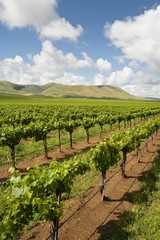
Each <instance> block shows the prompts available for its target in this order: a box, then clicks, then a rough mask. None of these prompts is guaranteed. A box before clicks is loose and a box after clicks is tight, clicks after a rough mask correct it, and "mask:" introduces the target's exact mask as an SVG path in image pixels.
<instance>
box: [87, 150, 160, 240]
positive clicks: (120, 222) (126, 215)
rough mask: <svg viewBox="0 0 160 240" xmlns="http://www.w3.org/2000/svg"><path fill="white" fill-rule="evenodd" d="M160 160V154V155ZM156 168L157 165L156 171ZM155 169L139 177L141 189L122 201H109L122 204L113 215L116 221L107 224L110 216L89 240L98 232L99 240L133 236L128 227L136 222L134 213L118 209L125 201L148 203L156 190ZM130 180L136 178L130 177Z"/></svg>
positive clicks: (122, 238) (118, 239) (122, 239)
mask: <svg viewBox="0 0 160 240" xmlns="http://www.w3.org/2000/svg"><path fill="white" fill-rule="evenodd" d="M159 159H160V154H159ZM155 168H156V164H155V166H154V169H155ZM154 169H150V170H148V171H145V172H144V173H143V174H142V175H141V176H139V177H138V180H139V182H140V183H141V189H140V190H138V191H133V192H127V193H125V194H124V196H123V197H122V198H121V199H108V202H112V201H114V202H115V201H117V202H120V203H119V204H118V205H117V207H116V208H115V209H114V210H113V212H112V213H114V214H115V216H116V218H117V219H116V220H110V221H108V222H107V223H106V221H107V219H108V218H109V215H110V214H111V213H109V215H108V216H106V218H105V219H104V221H103V222H102V224H101V225H100V226H99V227H98V228H97V229H96V231H95V232H94V233H93V234H92V235H91V236H90V237H89V238H88V240H89V239H91V238H92V236H93V235H94V234H95V233H96V232H97V233H98V234H99V238H98V240H126V239H128V238H129V237H130V236H131V235H132V232H128V231H127V227H128V226H129V225H130V224H132V223H133V222H134V219H135V217H134V213H133V212H131V211H125V212H123V213H121V212H120V213H119V212H116V210H117V209H118V207H119V206H120V205H121V203H122V202H123V201H129V202H131V203H133V204H138V203H146V202H147V201H148V198H149V195H150V194H149V193H151V192H152V191H154V190H156V180H157V176H156V172H155V170H154ZM129 177H130V178H135V177H134V176H129Z"/></svg>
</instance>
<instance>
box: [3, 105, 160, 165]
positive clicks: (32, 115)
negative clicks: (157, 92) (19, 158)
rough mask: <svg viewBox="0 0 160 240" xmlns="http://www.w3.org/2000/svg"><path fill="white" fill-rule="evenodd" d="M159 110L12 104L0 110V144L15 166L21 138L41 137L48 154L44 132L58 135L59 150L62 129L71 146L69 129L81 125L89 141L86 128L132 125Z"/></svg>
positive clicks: (38, 138)
mask: <svg viewBox="0 0 160 240" xmlns="http://www.w3.org/2000/svg"><path fill="white" fill-rule="evenodd" d="M159 113H160V109H159V107H150V108H138V107H137V108H135V106H134V107H127V108H124V107H117V106H115V107H109V106H103V105H102V106H93V107H90V106H81V107H78V106H72V105H71V106H69V107H65V106H34V105H33V106H23V109H22V106H19V107H18V106H16V107H14V106H12V107H8V108H1V111H0V146H1V147H6V146H7V147H9V149H10V155H11V157H10V158H11V160H12V164H13V166H14V167H15V159H16V157H15V154H16V146H17V145H19V144H20V143H21V142H22V140H25V141H27V140H28V139H33V140H34V141H35V142H39V141H42V143H43V148H44V153H45V157H46V158H49V156H48V142H47V140H48V136H49V135H51V136H53V137H54V138H55V137H56V138H58V147H59V150H60V151H61V148H62V144H61V136H62V134H63V132H65V133H68V134H69V145H70V148H72V147H73V132H75V131H76V129H81V131H83V130H84V131H85V133H86V141H87V142H88V143H89V139H90V132H89V131H90V129H91V128H93V127H94V126H95V125H98V126H99V135H100V137H102V132H103V127H104V126H105V125H108V126H109V127H110V129H111V130H112V126H113V124H117V127H118V128H119V129H120V128H121V126H122V123H123V126H124V127H126V126H130V127H132V125H134V126H135V123H137V122H138V123H141V122H142V121H143V120H147V119H149V118H150V117H154V116H157V115H158V114H159Z"/></svg>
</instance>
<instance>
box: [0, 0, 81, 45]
mask: <svg viewBox="0 0 160 240" xmlns="http://www.w3.org/2000/svg"><path fill="white" fill-rule="evenodd" d="M57 5H58V0H27V1H26V0H0V22H2V23H3V24H4V25H6V26H7V27H8V28H10V29H13V28H24V27H33V28H34V29H36V31H37V33H38V34H39V35H40V37H41V38H42V39H52V40H61V39H63V38H65V39H68V40H71V41H76V40H77V38H78V37H79V36H81V35H82V33H83V28H82V26H81V25H79V24H78V25H77V26H76V27H74V26H72V25H71V24H70V23H69V22H68V21H67V20H66V19H64V18H61V17H60V16H59V15H58V13H57V9H56V7H57Z"/></svg>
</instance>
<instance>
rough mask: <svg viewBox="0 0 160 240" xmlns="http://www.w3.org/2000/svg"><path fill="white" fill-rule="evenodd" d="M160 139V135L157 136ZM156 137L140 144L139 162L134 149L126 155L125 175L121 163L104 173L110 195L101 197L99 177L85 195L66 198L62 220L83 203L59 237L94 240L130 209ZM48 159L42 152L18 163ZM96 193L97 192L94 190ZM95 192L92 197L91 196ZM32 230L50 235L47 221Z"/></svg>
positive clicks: (1, 172) (0, 171)
mask: <svg viewBox="0 0 160 240" xmlns="http://www.w3.org/2000/svg"><path fill="white" fill-rule="evenodd" d="M159 139H160V136H159ZM98 141H100V139H99V138H93V139H91V141H90V144H86V143H85V142H81V143H78V144H76V145H74V149H63V151H62V153H60V152H59V151H58V150H57V151H55V152H51V153H50V156H51V157H53V158H54V159H55V158H63V157H66V156H69V155H71V154H75V153H76V152H78V151H82V150H83V149H86V148H88V147H91V146H94V145H95V144H96V143H97V142H98ZM159 146H160V145H159V140H158V138H157V139H156V138H155V139H154V141H153V142H152V141H150V142H149V151H148V152H147V151H146V148H144V147H142V151H141V156H140V162H137V159H136V157H135V154H134V152H132V153H131V154H129V155H128V161H127V165H126V175H127V178H122V176H121V172H120V171H119V170H120V165H117V166H115V167H114V168H112V169H111V170H110V171H108V173H107V183H106V186H105V195H106V196H107V197H109V199H108V201H102V199H101V196H100V194H99V192H98V188H99V184H100V179H99V180H98V182H96V183H95V184H94V186H93V187H92V188H91V189H90V190H88V193H87V194H86V196H85V197H77V198H74V199H71V200H69V201H67V202H66V204H65V205H66V208H65V210H64V215H63V218H62V219H61V220H60V222H61V223H62V222H64V221H65V220H66V219H67V218H68V217H69V216H70V215H71V214H72V213H75V211H76V210H77V209H78V208H79V207H80V206H82V204H84V203H85V202H86V201H88V200H89V201H88V203H87V204H85V205H84V207H82V208H81V209H80V210H79V211H77V212H76V213H75V214H74V216H73V217H72V218H71V219H70V220H69V221H67V222H66V223H65V224H64V225H63V226H62V227H61V228H60V229H59V238H58V239H59V240H89V239H91V240H96V239H101V238H102V236H103V239H105V238H104V235H105V231H107V229H109V228H110V227H112V225H113V224H114V223H115V222H117V221H120V219H121V215H122V214H123V213H124V212H125V211H128V210H131V208H132V203H131V202H130V198H131V197H130V196H131V194H132V193H133V192H135V191H138V190H139V183H140V181H141V179H142V173H144V172H145V171H147V170H148V169H149V167H150V165H151V163H152V161H153V159H154V157H155V155H156V152H157V150H158V147H159ZM49 162H50V160H45V159H44V158H43V157H42V156H41V157H38V158H36V160H31V161H23V162H19V163H18V164H17V167H18V168H19V169H21V170H24V169H25V168H26V167H28V166H30V167H31V166H34V165H35V163H38V164H46V163H47V164H48V163H49ZM9 167H10V166H9V165H6V166H3V167H1V168H0V179H1V180H2V179H5V178H7V177H8V172H7V170H8V169H9ZM96 193H97V194H96ZM93 196H94V197H93ZM31 231H32V232H34V235H35V236H34V237H33V238H30V239H36V240H46V239H47V238H48V236H49V235H50V232H49V223H41V224H40V223H39V224H37V226H36V227H35V228H34V229H32V230H31ZM20 239H21V240H26V239H29V238H27V237H26V235H23V236H21V237H20Z"/></svg>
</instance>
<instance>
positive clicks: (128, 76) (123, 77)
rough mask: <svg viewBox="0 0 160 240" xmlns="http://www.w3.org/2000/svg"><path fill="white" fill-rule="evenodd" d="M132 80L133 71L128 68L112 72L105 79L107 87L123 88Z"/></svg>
mask: <svg viewBox="0 0 160 240" xmlns="http://www.w3.org/2000/svg"><path fill="white" fill-rule="evenodd" d="M132 79H133V70H132V68H129V67H124V68H123V69H122V70H119V71H115V72H112V73H111V75H110V76H109V77H108V78H107V82H108V84H109V85H117V86H123V85H126V84H128V83H130V82H131V81H132Z"/></svg>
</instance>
